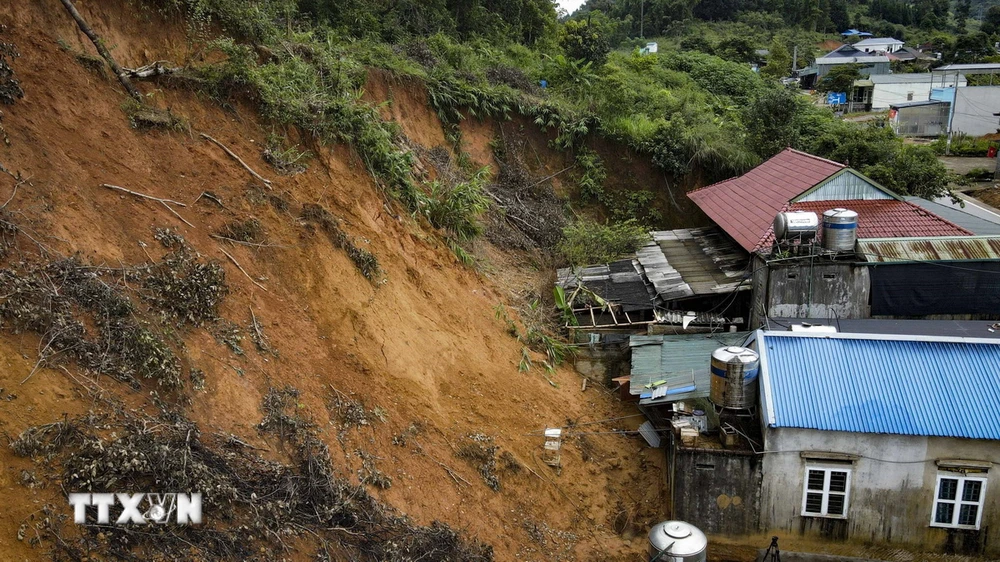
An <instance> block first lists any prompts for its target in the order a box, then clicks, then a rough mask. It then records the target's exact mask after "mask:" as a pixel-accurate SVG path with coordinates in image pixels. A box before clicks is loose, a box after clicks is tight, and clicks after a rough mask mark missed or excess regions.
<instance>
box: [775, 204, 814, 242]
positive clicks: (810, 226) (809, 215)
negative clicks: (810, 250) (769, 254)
mask: <svg viewBox="0 0 1000 562" xmlns="http://www.w3.org/2000/svg"><path fill="white" fill-rule="evenodd" d="M817 229H819V217H817V216H816V213H813V212H811V211H787V212H784V213H778V215H777V216H775V217H774V239H775V240H776V241H778V242H782V241H784V240H802V241H803V242H807V241H809V240H812V239H813V238H815V237H816V230H817Z"/></svg>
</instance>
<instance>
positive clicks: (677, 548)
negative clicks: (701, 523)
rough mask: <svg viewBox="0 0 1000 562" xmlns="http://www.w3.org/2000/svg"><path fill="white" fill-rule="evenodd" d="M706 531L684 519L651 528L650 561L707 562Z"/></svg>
mask: <svg viewBox="0 0 1000 562" xmlns="http://www.w3.org/2000/svg"><path fill="white" fill-rule="evenodd" d="M707 549H708V539H707V538H706V537H705V533H703V532H701V530H700V529H698V528H697V527H695V526H694V525H692V524H690V523H685V522H684V521H664V522H662V523H657V524H656V525H654V526H653V528H652V529H650V530H649V562H705V557H706V550H707Z"/></svg>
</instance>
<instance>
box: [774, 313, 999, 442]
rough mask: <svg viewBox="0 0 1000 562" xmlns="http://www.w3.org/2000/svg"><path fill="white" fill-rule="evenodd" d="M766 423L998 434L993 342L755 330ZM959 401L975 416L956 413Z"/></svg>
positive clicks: (957, 434) (976, 436)
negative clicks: (952, 406) (955, 408)
mask: <svg viewBox="0 0 1000 562" xmlns="http://www.w3.org/2000/svg"><path fill="white" fill-rule="evenodd" d="M755 340H756V342H757V345H756V347H757V349H759V350H760V357H761V384H762V386H763V398H764V403H765V408H766V410H765V411H766V415H767V423H768V425H769V426H771V427H787V428H802V429H814V430H823V431H846V432H853V433H874V434H895V435H913V436H939V437H953V438H967V439H1000V341H997V340H989V339H982V338H954V337H936V336H907V335H887V334H822V335H815V334H803V333H793V332H757V333H756V334H755ZM956 403H958V404H961V405H962V408H963V409H964V410H965V411H971V412H976V415H975V416H962V415H955V412H954V409H953V408H951V407H949V405H953V404H956Z"/></svg>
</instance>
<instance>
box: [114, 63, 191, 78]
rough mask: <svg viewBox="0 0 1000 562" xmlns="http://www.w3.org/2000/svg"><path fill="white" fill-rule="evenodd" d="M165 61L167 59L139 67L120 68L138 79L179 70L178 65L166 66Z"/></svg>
mask: <svg viewBox="0 0 1000 562" xmlns="http://www.w3.org/2000/svg"><path fill="white" fill-rule="evenodd" d="M166 63H167V61H163V60H158V61H156V62H151V63H149V64H147V65H145V66H140V67H139V68H123V69H122V70H123V71H125V73H126V74H127V75H128V76H129V77H130V78H136V79H138V80H144V79H146V78H153V77H156V76H163V75H166V74H174V73H177V72H180V70H181V68H180V67H179V66H166Z"/></svg>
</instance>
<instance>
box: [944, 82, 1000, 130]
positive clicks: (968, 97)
mask: <svg viewBox="0 0 1000 562" xmlns="http://www.w3.org/2000/svg"><path fill="white" fill-rule="evenodd" d="M994 113H1000V86H971V87H968V88H958V89H957V90H956V93H955V115H954V117H953V118H952V125H951V128H952V131H954V132H961V133H965V134H967V135H972V136H977V137H979V136H982V135H989V134H992V133H995V132H997V129H1000V117H997V116H995V115H993V114H994Z"/></svg>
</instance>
